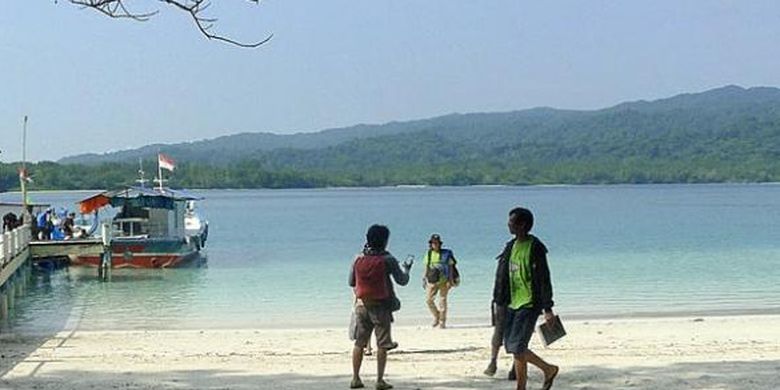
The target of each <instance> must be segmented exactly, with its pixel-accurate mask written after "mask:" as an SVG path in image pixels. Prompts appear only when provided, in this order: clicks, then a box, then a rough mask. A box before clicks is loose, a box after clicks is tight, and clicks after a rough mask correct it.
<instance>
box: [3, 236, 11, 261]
mask: <svg viewBox="0 0 780 390" xmlns="http://www.w3.org/2000/svg"><path fill="white" fill-rule="evenodd" d="M12 246H13V243H12V242H11V233H10V232H8V233H3V258H4V261H8V260H11V250H12V249H13V248H12Z"/></svg>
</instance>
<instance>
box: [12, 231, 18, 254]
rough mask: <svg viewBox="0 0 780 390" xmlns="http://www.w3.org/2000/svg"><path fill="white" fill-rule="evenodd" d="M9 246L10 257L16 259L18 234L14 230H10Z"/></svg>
mask: <svg viewBox="0 0 780 390" xmlns="http://www.w3.org/2000/svg"><path fill="white" fill-rule="evenodd" d="M11 245H13V246H12V247H11V248H12V251H11V257H16V255H18V254H19V232H18V231H17V230H16V229H14V230H11Z"/></svg>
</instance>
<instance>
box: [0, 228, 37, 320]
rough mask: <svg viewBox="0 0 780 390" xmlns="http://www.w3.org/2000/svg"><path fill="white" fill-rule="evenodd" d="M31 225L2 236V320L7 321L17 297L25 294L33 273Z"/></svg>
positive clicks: (0, 317)
mask: <svg viewBox="0 0 780 390" xmlns="http://www.w3.org/2000/svg"><path fill="white" fill-rule="evenodd" d="M31 239H32V236H31V234H30V227H29V226H21V227H18V228H16V229H14V230H12V231H10V232H7V233H4V234H3V235H2V238H0V321H7V320H8V318H9V315H10V313H11V311H12V310H13V308H14V306H15V302H16V298H17V297H20V296H22V295H24V293H25V291H26V289H27V284H28V282H29V280H30V275H31V274H32V262H31V259H32V257H31V256H30V241H31Z"/></svg>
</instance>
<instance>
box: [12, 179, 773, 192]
mask: <svg viewBox="0 0 780 390" xmlns="http://www.w3.org/2000/svg"><path fill="white" fill-rule="evenodd" d="M741 185H745V186H776V185H780V181H767V182H704V183H686V182H679V183H605V184H565V183H562V184H469V185H425V184H421V185H407V184H401V185H387V186H354V187H353V186H333V187H329V186H323V187H282V188H276V187H256V188H241V187H236V188H223V187H207V188H189V187H174V188H176V189H179V188H186V189H187V190H191V191H255V190H269V191H284V190H377V189H398V190H418V189H421V190H424V189H447V188H485V189H491V188H499V189H500V188H566V187H577V188H585V187H647V186H658V187H661V186H741ZM121 187H123V186H118V187H117V188H121ZM112 189H113V188H112ZM102 191H108V190H106V189H89V188H88V189H78V190H73V189H70V190H57V189H46V190H32V191H28V194H48V193H79V192H102ZM20 194H21V192H20V191H19V190H18V189H14V190H12V191H5V192H0V195H20Z"/></svg>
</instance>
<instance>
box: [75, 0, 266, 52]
mask: <svg viewBox="0 0 780 390" xmlns="http://www.w3.org/2000/svg"><path fill="white" fill-rule="evenodd" d="M69 1H70V2H71V3H72V4H76V5H79V6H81V7H84V8H91V9H94V10H96V11H98V12H100V13H102V14H104V15H106V16H108V17H111V18H117V19H132V20H136V21H139V22H144V21H147V20H149V18H151V17H152V16H154V15H156V14H157V13H158V12H159V11H157V10H155V11H152V12H136V11H131V10H130V9H129V8H128V7H127V6H126V5H125V3H126V2H127V1H128V0H69ZM157 1H159V2H161V3H165V4H167V5H170V6H172V7H174V8H177V9H179V10H180V11H183V12H184V13H186V14H189V16H190V18H191V19H192V21H193V22H195V26H196V27H197V28H198V30H199V31H200V32H201V34H203V35H204V36H205V37H206V38H208V39H213V40H216V41H222V42H225V43H229V44H231V45H235V46H239V47H246V48H255V47H258V46H260V45H262V44H264V43H266V42H268V41H270V40H271V38H272V37H273V34H270V35H269V36H267V37H266V38H265V39H262V40H260V41H257V42H251V43H246V42H240V41H237V40H234V39H231V38H228V37H225V36H223V35H219V34H216V33H213V32H211V29H212V27H214V24H215V23H216V22H217V19H216V18H214V17H206V16H204V14H203V13H204V11H206V10H207V9H208V8H209V6H210V5H211V3H210V2H209V1H208V0H157ZM247 1H249V2H251V3H255V4H259V3H260V0H247Z"/></svg>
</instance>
